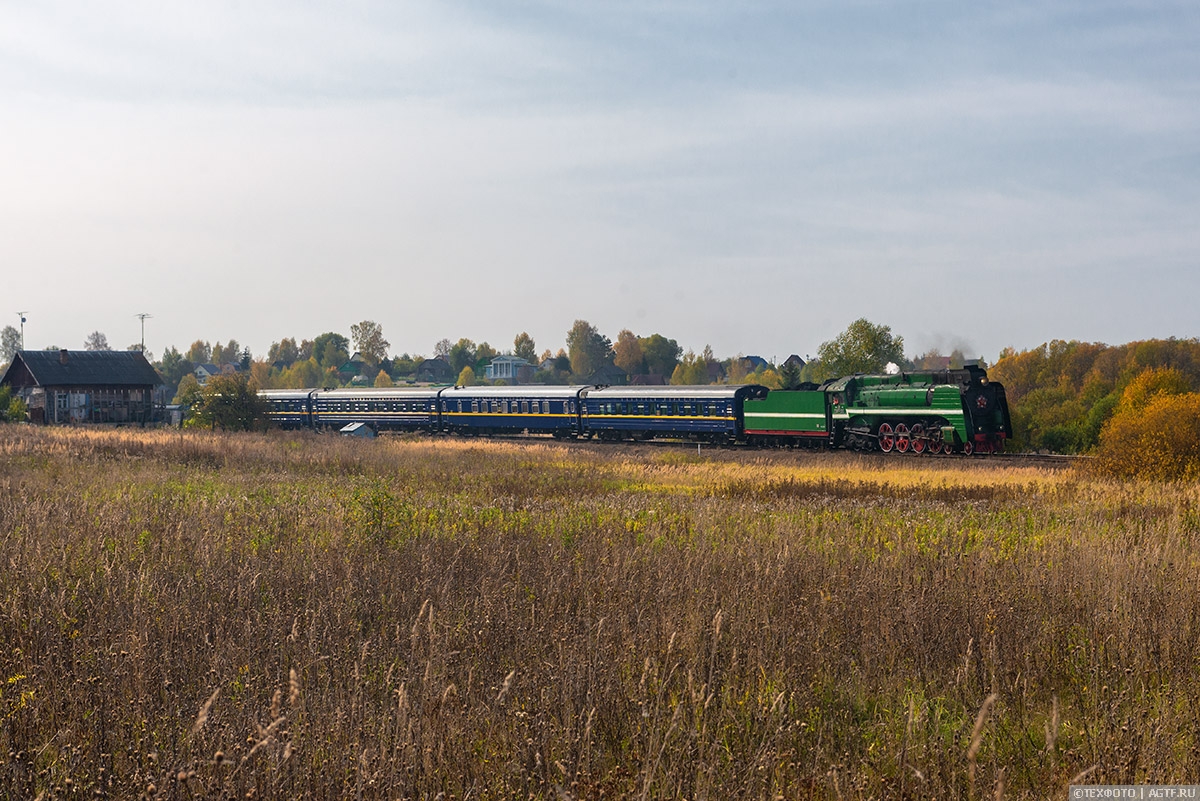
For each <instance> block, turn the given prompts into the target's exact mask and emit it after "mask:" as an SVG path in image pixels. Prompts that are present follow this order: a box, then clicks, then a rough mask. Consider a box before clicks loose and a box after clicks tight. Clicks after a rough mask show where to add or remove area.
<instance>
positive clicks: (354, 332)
mask: <svg viewBox="0 0 1200 801" xmlns="http://www.w3.org/2000/svg"><path fill="white" fill-rule="evenodd" d="M350 336H352V337H354V347H355V349H356V350H357V351H358V353H359V355H360V356H362V358H363V361H365V362H366V363H367V364H369V365H371V366H372V367H378V366H379V363H380V362H382V361H383V360H384V359H386V358H387V349H388V347H390V346H391V344H392V343H390V342H388V341H387V340H386V339H384V338H383V326H381V325H380V324H379V323H376V322H374V321H372V320H363V321H362V322H361V323H356V324H355V325H352V326H350Z"/></svg>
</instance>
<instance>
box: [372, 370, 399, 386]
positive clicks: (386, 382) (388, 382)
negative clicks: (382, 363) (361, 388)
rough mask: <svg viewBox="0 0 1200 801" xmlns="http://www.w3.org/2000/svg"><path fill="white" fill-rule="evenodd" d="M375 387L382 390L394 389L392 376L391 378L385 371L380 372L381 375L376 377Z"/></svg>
mask: <svg viewBox="0 0 1200 801" xmlns="http://www.w3.org/2000/svg"><path fill="white" fill-rule="evenodd" d="M375 386H376V387H380V388H384V387H394V386H395V383H393V382H392V377H391V376H389V375H388V374H387V373H386V372H385V371H383V370H380V371H379V374H378V375H376V376H375Z"/></svg>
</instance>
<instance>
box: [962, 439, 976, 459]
mask: <svg viewBox="0 0 1200 801" xmlns="http://www.w3.org/2000/svg"><path fill="white" fill-rule="evenodd" d="M973 453H975V443H974V442H972V441H971V440H967V441H966V442H964V443H963V446H962V454H963V456H970V455H972V454H973Z"/></svg>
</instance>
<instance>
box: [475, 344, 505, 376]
mask: <svg viewBox="0 0 1200 801" xmlns="http://www.w3.org/2000/svg"><path fill="white" fill-rule="evenodd" d="M499 355H500V354H499V353H498V352H497V351H496V349H495V348H493V347H492V346H491V345H489V344H488V343H486V342H480V343H479V347H477V348H476V349H475V370H476V371H477V372H481V371H483V370H485V369H487V366H488V365H489V364H491V362H492V359H494V358H496V357H497V356H499Z"/></svg>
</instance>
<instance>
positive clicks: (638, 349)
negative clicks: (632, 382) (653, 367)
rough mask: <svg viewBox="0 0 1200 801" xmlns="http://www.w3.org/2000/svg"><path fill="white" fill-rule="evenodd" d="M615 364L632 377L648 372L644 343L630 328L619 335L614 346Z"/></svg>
mask: <svg viewBox="0 0 1200 801" xmlns="http://www.w3.org/2000/svg"><path fill="white" fill-rule="evenodd" d="M613 364H615V365H616V366H617V367H620V368H621V369H622V370H624V371H625V372H627V373H629V374H630V375H640V374H641V373H644V372H646V357H645V356H644V355H643V354H642V343H641V342H640V341H639V340H638V338H637V337H636V336H635V335H634V333H633V332H632V331H630V330H629V329H628V328H623V329H621V332H620V333H619V334H617V342H616V344H615V345H613Z"/></svg>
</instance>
